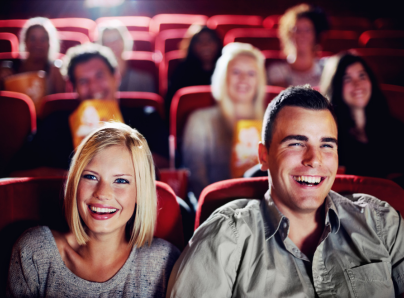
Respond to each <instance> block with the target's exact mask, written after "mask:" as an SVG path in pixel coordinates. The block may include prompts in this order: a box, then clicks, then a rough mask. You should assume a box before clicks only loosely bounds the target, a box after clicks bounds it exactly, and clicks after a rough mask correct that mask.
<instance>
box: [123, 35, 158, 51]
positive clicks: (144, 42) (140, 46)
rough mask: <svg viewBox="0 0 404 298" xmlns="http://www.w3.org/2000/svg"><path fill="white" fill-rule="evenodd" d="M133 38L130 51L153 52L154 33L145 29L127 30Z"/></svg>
mask: <svg viewBox="0 0 404 298" xmlns="http://www.w3.org/2000/svg"><path fill="white" fill-rule="evenodd" d="M129 33H130V35H131V36H132V39H133V48H132V51H146V52H154V43H155V39H156V37H155V34H154V33H151V32H145V31H129Z"/></svg>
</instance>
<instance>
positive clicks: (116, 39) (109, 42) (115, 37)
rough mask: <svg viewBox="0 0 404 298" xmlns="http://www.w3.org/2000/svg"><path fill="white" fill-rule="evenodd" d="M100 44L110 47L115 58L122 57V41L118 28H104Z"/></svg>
mask: <svg viewBox="0 0 404 298" xmlns="http://www.w3.org/2000/svg"><path fill="white" fill-rule="evenodd" d="M102 45H103V46H106V47H108V48H110V49H111V50H112V52H114V54H115V57H116V58H118V59H120V58H121V57H122V53H123V51H124V43H123V39H122V37H121V35H120V34H119V31H118V30H105V31H104V34H103V35H102Z"/></svg>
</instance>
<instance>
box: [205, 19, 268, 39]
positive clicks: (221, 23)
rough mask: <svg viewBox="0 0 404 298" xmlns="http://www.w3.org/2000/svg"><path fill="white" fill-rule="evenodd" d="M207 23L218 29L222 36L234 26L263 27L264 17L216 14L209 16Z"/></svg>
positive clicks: (210, 26)
mask: <svg viewBox="0 0 404 298" xmlns="http://www.w3.org/2000/svg"><path fill="white" fill-rule="evenodd" d="M206 25H207V26H208V27H209V28H210V29H213V30H216V31H217V33H218V34H219V35H220V36H222V37H223V36H225V35H226V33H227V32H228V31H229V30H231V29H234V28H246V27H253V28H254V27H255V28H258V27H261V26H262V17H260V16H249V15H215V16H212V17H210V18H209V20H208V22H207V23H206Z"/></svg>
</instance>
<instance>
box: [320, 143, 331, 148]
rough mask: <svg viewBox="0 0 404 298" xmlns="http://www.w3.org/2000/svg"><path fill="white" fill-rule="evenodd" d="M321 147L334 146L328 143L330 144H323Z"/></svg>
mask: <svg viewBox="0 0 404 298" xmlns="http://www.w3.org/2000/svg"><path fill="white" fill-rule="evenodd" d="M321 147H323V148H334V146H333V145H330V144H324V145H322V146H321Z"/></svg>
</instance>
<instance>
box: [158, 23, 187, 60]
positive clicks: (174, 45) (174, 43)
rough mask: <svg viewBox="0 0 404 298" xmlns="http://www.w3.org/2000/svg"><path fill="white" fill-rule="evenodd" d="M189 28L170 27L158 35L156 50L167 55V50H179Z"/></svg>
mask: <svg viewBox="0 0 404 298" xmlns="http://www.w3.org/2000/svg"><path fill="white" fill-rule="evenodd" d="M187 31H188V29H169V30H164V31H162V32H160V33H159V34H158V35H157V36H156V51H158V52H160V53H162V54H163V55H165V53H167V52H171V51H176V50H179V45H180V43H181V41H182V40H183V39H184V38H186V34H187Z"/></svg>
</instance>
